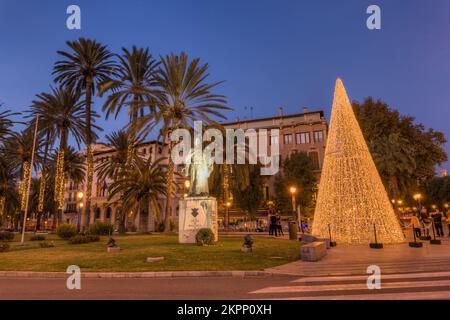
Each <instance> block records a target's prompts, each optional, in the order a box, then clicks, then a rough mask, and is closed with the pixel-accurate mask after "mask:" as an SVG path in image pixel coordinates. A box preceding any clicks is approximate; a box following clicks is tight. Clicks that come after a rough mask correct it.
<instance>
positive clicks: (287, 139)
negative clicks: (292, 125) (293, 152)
mask: <svg viewBox="0 0 450 320" xmlns="http://www.w3.org/2000/svg"><path fill="white" fill-rule="evenodd" d="M291 143H292V134H285V135H284V144H291Z"/></svg>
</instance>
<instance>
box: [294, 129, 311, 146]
mask: <svg viewBox="0 0 450 320" xmlns="http://www.w3.org/2000/svg"><path fill="white" fill-rule="evenodd" d="M295 140H296V142H297V144H309V143H311V139H310V135H309V132H300V133H296V134H295Z"/></svg>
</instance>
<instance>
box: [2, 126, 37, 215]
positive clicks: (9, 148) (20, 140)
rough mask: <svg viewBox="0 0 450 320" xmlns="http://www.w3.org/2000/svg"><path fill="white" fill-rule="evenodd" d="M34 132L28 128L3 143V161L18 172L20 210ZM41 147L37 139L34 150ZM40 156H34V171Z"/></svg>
mask: <svg viewBox="0 0 450 320" xmlns="http://www.w3.org/2000/svg"><path fill="white" fill-rule="evenodd" d="M33 141H34V130H33V128H32V127H28V128H26V129H25V130H23V131H22V132H20V133H18V134H15V135H14V137H9V138H8V139H6V141H5V142H4V149H5V156H4V157H5V160H6V161H8V162H9V164H10V165H11V166H12V167H14V168H17V169H18V171H19V176H20V178H19V194H20V207H21V208H20V209H21V210H23V209H24V204H25V201H26V196H27V194H26V190H27V189H28V181H29V177H30V175H31V171H32V168H31V156H32V150H33ZM41 146H42V140H41V139H39V137H37V141H36V150H39V149H40V148H41ZM41 162H42V161H41V156H40V154H39V152H36V154H35V161H34V169H37V168H38V167H39V165H40V163H41Z"/></svg>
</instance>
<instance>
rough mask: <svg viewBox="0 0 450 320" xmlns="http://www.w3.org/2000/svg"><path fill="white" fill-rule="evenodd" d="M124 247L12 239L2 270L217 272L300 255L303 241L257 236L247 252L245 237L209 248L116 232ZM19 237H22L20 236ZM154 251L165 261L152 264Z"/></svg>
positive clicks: (257, 267) (1, 259)
mask: <svg viewBox="0 0 450 320" xmlns="http://www.w3.org/2000/svg"><path fill="white" fill-rule="evenodd" d="M114 238H115V239H116V241H117V244H118V245H119V246H120V247H121V248H122V251H121V252H118V253H107V252H106V241H107V238H106V237H102V238H101V240H100V242H95V243H88V244H78V245H70V244H68V243H67V241H65V240H61V239H59V238H58V237H57V236H56V235H47V239H46V241H47V242H50V241H53V242H54V244H55V247H53V248H40V247H39V241H27V242H26V243H25V246H24V247H20V246H19V243H18V242H10V245H11V249H10V251H8V252H0V271H13V270H14V271H59V272H65V271H66V269H67V267H68V266H69V265H73V264H74V265H78V266H79V267H80V268H81V269H82V270H83V271H88V272H89V271H91V272H94V271H103V272H111V271H128V272H132V271H195V270H198V271H212V270H262V269H264V268H269V267H272V266H276V265H281V264H284V263H288V262H291V261H294V260H298V259H299V258H300V250H299V249H300V246H301V244H300V242H299V241H290V240H283V239H275V238H267V237H253V239H254V245H253V246H254V249H253V250H254V251H253V253H243V252H241V250H240V248H241V246H242V243H243V237H242V236H239V237H222V238H221V239H220V241H219V242H218V243H217V244H215V245H213V246H208V247H199V246H196V245H191V244H179V243H178V236H177V235H124V236H115V237H114ZM15 240H18V236H16V239H15ZM149 256H164V257H165V260H164V261H160V262H154V263H147V262H146V258H147V257H149Z"/></svg>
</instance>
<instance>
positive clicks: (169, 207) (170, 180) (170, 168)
mask: <svg viewBox="0 0 450 320" xmlns="http://www.w3.org/2000/svg"><path fill="white" fill-rule="evenodd" d="M172 147H173V144H172V141H170V142H169V166H168V170H167V195H166V210H165V215H164V232H170V218H171V215H172V193H173V177H174V168H175V165H174V163H173V161H172V157H171V154H172Z"/></svg>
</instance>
